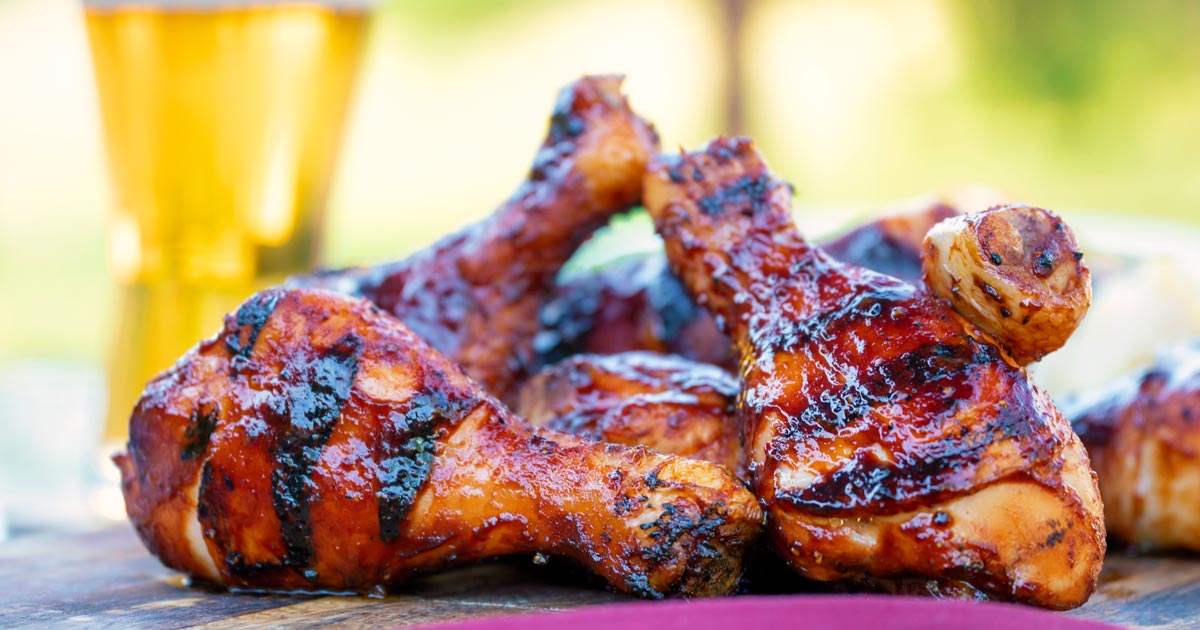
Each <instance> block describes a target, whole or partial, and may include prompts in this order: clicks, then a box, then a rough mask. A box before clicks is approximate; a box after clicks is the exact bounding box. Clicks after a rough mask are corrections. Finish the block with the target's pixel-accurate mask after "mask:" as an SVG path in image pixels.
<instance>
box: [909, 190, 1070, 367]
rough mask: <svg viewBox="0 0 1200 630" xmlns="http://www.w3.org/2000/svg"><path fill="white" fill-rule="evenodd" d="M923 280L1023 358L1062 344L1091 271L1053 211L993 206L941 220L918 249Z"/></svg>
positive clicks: (1027, 359) (1015, 356)
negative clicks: (920, 253) (921, 250)
mask: <svg viewBox="0 0 1200 630" xmlns="http://www.w3.org/2000/svg"><path fill="white" fill-rule="evenodd" d="M922 262H923V267H924V275H925V283H926V285H927V286H928V288H929V290H930V291H931V292H932V293H934V294H935V295H937V296H939V297H942V298H945V299H947V300H949V301H950V302H951V304H953V305H954V309H955V310H956V311H958V313H959V314H960V315H962V316H963V317H965V318H967V319H968V320H969V321H971V323H973V324H975V325H976V326H978V327H979V328H980V329H982V330H983V331H985V332H987V333H988V334H990V335H992V336H993V337H995V338H996V340H997V341H998V342H1000V344H1001V345H1003V346H1004V347H1005V349H1006V350H1008V352H1009V354H1010V355H1011V356H1012V358H1013V359H1014V360H1015V361H1017V362H1018V363H1019V364H1021V365H1027V364H1029V363H1032V362H1034V361H1037V360H1039V359H1041V358H1042V357H1044V356H1045V355H1047V354H1049V353H1050V352H1053V351H1055V350H1057V349H1058V348H1060V347H1062V345H1063V344H1064V343H1066V341H1067V339H1068V338H1070V336H1071V333H1072V332H1074V331H1075V328H1076V327H1077V326H1078V325H1079V322H1080V321H1082V319H1083V316H1084V315H1085V314H1086V313H1087V310H1088V307H1089V306H1090V305H1091V301H1092V283H1091V272H1090V271H1089V269H1088V267H1087V264H1086V263H1085V262H1084V260H1083V253H1082V252H1081V251H1080V250H1079V246H1078V244H1077V243H1076V241H1075V235H1074V234H1073V233H1072V232H1071V229H1070V228H1069V227H1067V225H1066V223H1064V222H1063V220H1062V219H1061V218H1059V217H1058V215H1056V214H1054V213H1053V212H1050V211H1048V210H1043V209H1041V208H1032V207H1029V206H1024V205H1010V206H997V207H993V208H989V209H987V210H985V211H983V212H977V213H972V214H968V215H964V216H960V217H954V218H951V219H947V220H945V221H942V222H941V223H939V224H937V225H935V226H934V227H933V229H931V230H930V231H929V234H928V235H927V236H926V238H925V251H924V252H923V259H922Z"/></svg>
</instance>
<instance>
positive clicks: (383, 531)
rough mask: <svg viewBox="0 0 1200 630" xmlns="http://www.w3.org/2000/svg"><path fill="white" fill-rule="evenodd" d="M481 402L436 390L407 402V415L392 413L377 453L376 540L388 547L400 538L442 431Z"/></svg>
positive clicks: (416, 396)
mask: <svg viewBox="0 0 1200 630" xmlns="http://www.w3.org/2000/svg"><path fill="white" fill-rule="evenodd" d="M478 403H479V401H478V400H476V399H473V398H463V397H460V396H448V395H447V394H446V393H445V392H443V391H440V390H436V389H435V390H432V391H427V392H422V393H419V394H417V395H415V396H414V397H413V398H412V400H411V401H410V402H409V408H408V411H406V412H404V413H399V412H392V414H391V417H390V418H389V422H388V423H387V425H386V426H387V434H386V435H385V436H384V438H383V440H382V442H381V444H380V447H381V451H382V453H381V456H380V462H379V468H380V477H379V494H378V499H379V538H380V539H381V540H383V541H384V542H391V541H393V540H395V539H396V538H398V537H399V536H400V530H401V529H403V525H404V520H405V518H407V516H408V512H409V510H411V509H412V506H413V501H414V500H415V499H416V496H417V493H418V492H420V490H421V488H422V487H424V485H425V482H426V481H427V480H428V479H429V471H430V469H431V468H432V465H433V456H434V446H435V443H436V440H437V438H438V437H439V436H440V435H441V433H442V432H443V431H444V429H445V428H446V427H451V426H454V425H456V424H458V423H459V422H460V421H461V420H462V419H463V418H465V417H466V416H467V414H468V413H470V412H471V411H472V410H474V409H475V407H476V406H477V405H478Z"/></svg>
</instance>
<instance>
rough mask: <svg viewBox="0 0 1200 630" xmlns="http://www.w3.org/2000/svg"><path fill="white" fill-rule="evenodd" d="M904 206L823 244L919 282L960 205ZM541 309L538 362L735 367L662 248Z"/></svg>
mask: <svg viewBox="0 0 1200 630" xmlns="http://www.w3.org/2000/svg"><path fill="white" fill-rule="evenodd" d="M912 205H915V207H907V206H912ZM905 206H906V208H905V209H904V210H902V211H897V212H894V213H893V214H889V215H888V216H885V217H882V218H879V219H876V220H874V221H870V222H868V223H865V224H863V225H860V226H858V227H856V228H854V229H852V230H850V231H848V232H845V233H844V234H841V235H840V236H836V237H834V238H833V239H831V240H829V241H826V242H824V243H822V244H821V248H822V249H824V250H825V252H826V253H828V254H829V255H831V256H833V257H834V258H836V259H838V260H840V261H842V262H845V263H849V264H852V265H857V266H859V267H866V268H867V269H873V270H875V271H878V272H880V273H886V274H888V275H891V276H895V277H897V278H900V279H901V280H906V281H908V282H913V283H917V282H920V280H921V252H922V249H923V243H924V240H925V234H926V232H928V231H929V229H930V228H932V227H933V226H934V225H935V224H937V223H938V222H939V221H941V220H943V219H948V218H950V217H954V216H957V215H958V213H959V211H958V210H957V209H956V208H955V206H954V205H952V204H950V203H949V202H947V201H943V200H941V199H938V198H922V199H920V200H915V201H913V202H905ZM540 317H541V323H542V331H541V332H540V333H538V336H537V338H536V339H535V342H534V348H535V350H536V351H537V364H538V365H539V366H542V365H552V364H554V363H555V362H557V361H559V360H561V359H563V358H564V357H567V356H571V355H573V354H577V353H596V354H612V353H616V352H626V351H630V350H650V351H653V352H661V353H668V354H677V355H680V356H682V357H685V358H688V359H692V360H694V361H700V362H702V363H712V364H714V365H719V366H721V367H724V368H726V369H729V370H736V369H737V359H736V357H735V356H734V352H733V344H732V343H731V342H730V341H729V338H728V337H726V336H725V335H724V334H722V333H721V331H720V330H719V329H718V328H717V325H716V323H714V322H713V319H712V315H710V314H709V312H708V311H707V310H705V309H703V308H700V307H699V306H697V305H696V303H695V302H693V301H692V299H691V297H690V296H689V295H688V293H687V290H685V289H684V288H683V284H682V283H681V282H680V281H679V278H677V277H675V274H673V273H671V269H670V267H669V266H668V265H667V261H666V257H665V256H664V255H663V254H662V253H661V252H655V253H648V254H641V255H633V256H629V257H628V258H626V259H623V260H619V261H614V262H613V263H610V264H609V265H606V266H604V267H603V268H601V269H599V270H597V271H593V272H590V273H585V274H582V275H580V276H577V277H575V278H572V279H571V280H569V281H567V282H564V283H562V284H560V285H559V286H558V287H556V288H555V290H554V293H553V296H552V297H551V298H550V299H549V300H548V301H547V302H546V304H545V306H543V307H542V311H541V315H540Z"/></svg>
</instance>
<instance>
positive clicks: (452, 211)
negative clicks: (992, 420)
mask: <svg viewBox="0 0 1200 630" xmlns="http://www.w3.org/2000/svg"><path fill="white" fill-rule="evenodd" d="M1198 35H1200V3H1196V2H1184V1H1180V2H1137V3H1134V2H1128V3H1123V2H1082V1H1078V2H1035V1H1028V2H1021V1H1018V2H943V1H936V0H917V1H912V2H903V3H899V2H841V1H825V0H807V1H797V2H777V1H758V2H755V1H747V2H738V1H732V2H731V1H718V0H708V1H704V0H698V1H694V2H688V1H678V0H649V1H647V0H637V1H624V0H616V1H601V0H595V1H592V0H580V1H575V2H550V1H543V0H529V1H524V2H522V1H517V0H507V1H503V2H496V1H483V0H451V1H445V2H424V1H421V0H398V1H395V2H385V3H383V4H382V5H380V7H379V11H378V19H377V20H376V22H375V25H374V30H373V34H372V39H371V44H370V47H369V51H368V54H367V59H366V61H365V65H364V69H363V75H362V79H361V81H360V84H359V90H358V94H357V98H356V101H355V105H354V109H353V111H352V113H351V119H350V123H349V127H348V132H347V136H346V139H345V144H344V152H343V157H342V160H341V164H340V166H339V170H338V175H337V177H336V183H335V187H334V191H333V196H332V200H331V215H330V216H331V222H330V224H329V227H328V231H327V248H326V252H327V256H326V258H327V261H326V262H327V263H329V264H346V263H351V262H360V261H370V260H375V259H380V258H388V257H394V256H398V255H401V254H403V253H404V252H407V251H410V250H411V249H413V248H414V247H416V246H419V245H421V244H423V243H426V242H428V241H429V240H431V239H433V238H434V237H436V236H437V235H438V234H441V233H443V232H445V231H447V230H450V229H452V228H454V227H456V226H458V225H461V224H462V223H464V222H466V221H469V220H472V219H475V218H478V217H480V216H482V215H483V214H485V213H486V212H488V211H489V209H490V208H491V207H492V206H494V205H495V204H496V203H497V202H498V201H499V200H501V199H502V198H503V197H504V196H505V195H507V193H508V192H509V191H510V190H511V188H512V187H513V186H514V185H515V183H516V182H517V181H519V179H520V177H521V175H522V173H523V172H524V170H525V169H526V168H527V164H528V162H529V158H530V157H531V155H532V152H533V150H534V148H535V146H536V144H537V142H538V139H539V138H540V135H541V133H542V131H543V128H544V125H545V118H546V115H547V111H548V109H549V105H550V102H551V99H552V97H553V94H554V92H555V90H556V89H557V88H558V87H559V86H560V85H562V84H563V83H565V82H567V81H569V80H570V79H572V78H573V77H575V76H577V75H579V74H581V73H584V72H597V71H615V72H624V73H626V74H628V77H629V78H628V82H627V90H628V92H629V93H630V94H631V98H632V100H633V102H634V105H635V107H637V108H638V109H639V110H640V111H642V112H643V113H645V114H646V115H647V116H648V117H649V118H651V119H653V120H654V121H655V122H656V123H657V125H658V127H659V129H660V132H661V133H662V136H663V140H664V146H667V147H674V146H678V145H683V146H694V145H696V144H698V143H700V142H702V141H704V140H705V139H707V138H709V137H710V136H712V135H714V134H717V133H723V132H740V133H746V134H749V135H752V136H754V137H756V138H757V139H758V140H759V141H760V143H761V145H762V147H763V149H764V151H765V152H766V154H767V156H768V157H769V158H770V159H771V160H772V162H773V164H774V165H775V167H776V168H777V169H778V170H779V171H780V172H782V173H783V174H784V175H785V176H786V177H788V178H789V179H790V180H791V181H793V183H795V184H796V186H797V190H798V200H799V202H801V203H802V204H804V205H805V206H811V207H852V208H860V207H869V206H871V205H873V204H877V203H881V202H886V201H889V200H894V199H896V198H901V197H906V196H911V195H914V194H920V193H924V192H930V191H936V190H945V189H947V188H951V187H954V186H958V185H963V184H985V185H989V186H993V187H996V188H998V189H1000V190H1002V191H1005V192H1006V193H1008V194H1010V195H1011V196H1012V197H1014V198H1016V199H1020V200H1024V201H1028V202H1030V203H1035V204H1039V205H1043V206H1047V207H1050V208H1054V209H1060V210H1066V209H1070V210H1074V211H1090V212H1102V213H1127V214H1130V215H1138V216H1155V217H1163V218H1169V219H1175V220H1183V221H1189V222H1193V223H1195V222H1197V221H1200V151H1198V150H1197V147H1198V146H1200V36H1198ZM0 85H2V86H3V92H4V97H3V98H0V295H2V296H3V308H0V330H2V331H4V332H3V333H0V363H3V362H6V361H13V360H17V359H29V358H55V359H67V360H70V361H72V362H81V363H86V364H98V363H99V361H100V360H101V358H102V356H103V353H104V352H105V351H106V346H105V343H106V337H107V335H106V333H107V331H108V330H109V328H110V325H109V324H110V322H109V318H110V317H111V311H112V307H111V286H110V280H109V277H108V275H107V274H106V271H105V256H104V251H105V250H104V248H105V243H104V229H103V228H104V219H105V215H106V211H107V210H108V208H109V203H110V196H109V190H108V183H107V180H106V172H105V165H104V162H103V153H102V146H101V141H100V128H99V120H98V114H97V104H96V97H95V88H94V84H93V79H92V76H91V66H90V62H89V52H88V47H87V41H86V37H85V33H84V30H83V24H82V18H81V7H80V5H79V4H77V3H76V2H73V1H71V0H0ZM802 227H804V226H803V225H802ZM214 325H215V324H214Z"/></svg>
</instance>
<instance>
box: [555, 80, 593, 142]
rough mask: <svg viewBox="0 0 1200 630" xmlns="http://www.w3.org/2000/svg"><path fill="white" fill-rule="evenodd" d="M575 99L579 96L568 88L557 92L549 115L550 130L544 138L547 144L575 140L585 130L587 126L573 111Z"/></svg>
mask: <svg viewBox="0 0 1200 630" xmlns="http://www.w3.org/2000/svg"><path fill="white" fill-rule="evenodd" d="M576 98H579V95H577V94H576V92H575V90H573V89H571V88H570V87H568V88H566V89H564V90H563V91H562V92H559V94H558V100H557V101H556V102H555V103H554V111H553V112H552V113H551V114H550V130H549V133H548V134H547V135H548V137H547V138H546V141H547V143H548V144H556V143H559V142H562V141H563V140H570V139H572V138H577V137H579V136H580V135H582V134H583V132H584V131H586V130H587V124H586V123H584V122H583V119H582V118H580V117H579V116H578V115H577V114H576V113H575V111H574V108H575V105H576V103H575V99H576Z"/></svg>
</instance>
